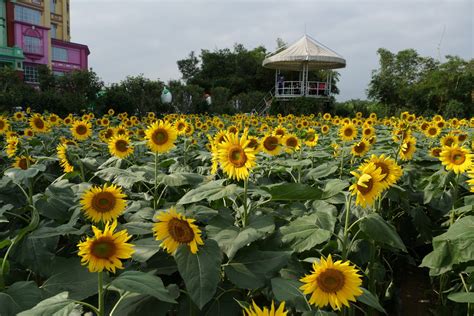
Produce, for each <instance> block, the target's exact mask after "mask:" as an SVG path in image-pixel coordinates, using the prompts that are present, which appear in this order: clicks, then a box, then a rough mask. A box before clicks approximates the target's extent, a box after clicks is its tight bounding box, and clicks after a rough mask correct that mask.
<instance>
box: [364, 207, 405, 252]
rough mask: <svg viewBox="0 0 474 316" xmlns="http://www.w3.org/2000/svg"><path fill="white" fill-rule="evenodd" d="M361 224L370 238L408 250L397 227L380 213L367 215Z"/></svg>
mask: <svg viewBox="0 0 474 316" xmlns="http://www.w3.org/2000/svg"><path fill="white" fill-rule="evenodd" d="M359 226H360V229H361V231H363V232H364V233H365V234H366V235H367V236H368V237H369V238H370V239H372V240H374V241H376V242H378V243H381V244H386V245H389V246H391V247H393V248H396V249H400V250H402V251H404V252H407V249H406V248H405V244H403V241H402V240H401V238H400V236H399V235H398V233H397V231H396V230H395V228H394V227H393V226H392V225H391V224H389V223H387V222H386V221H385V220H384V219H383V218H382V217H381V216H380V215H379V214H369V215H367V216H365V217H364V218H363V219H362V220H361V221H360V223H359Z"/></svg>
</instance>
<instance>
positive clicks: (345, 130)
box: [339, 123, 357, 141]
mask: <svg viewBox="0 0 474 316" xmlns="http://www.w3.org/2000/svg"><path fill="white" fill-rule="evenodd" d="M339 136H340V137H341V139H342V140H343V141H351V140H354V139H355V138H356V137H357V128H356V127H355V126H354V124H352V123H348V124H344V125H342V126H341V128H340V129H339Z"/></svg>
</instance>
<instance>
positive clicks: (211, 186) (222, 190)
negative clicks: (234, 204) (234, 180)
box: [177, 179, 243, 204]
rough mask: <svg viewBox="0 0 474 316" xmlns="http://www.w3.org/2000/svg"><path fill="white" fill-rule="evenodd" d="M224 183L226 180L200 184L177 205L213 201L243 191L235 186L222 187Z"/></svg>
mask: <svg viewBox="0 0 474 316" xmlns="http://www.w3.org/2000/svg"><path fill="white" fill-rule="evenodd" d="M225 181H226V179H221V180H216V181H211V182H208V183H206V184H201V185H200V186H199V187H197V188H196V189H192V190H190V191H188V192H187V193H186V194H185V195H184V196H183V197H182V198H181V199H180V200H179V201H178V202H177V204H189V203H195V202H199V201H202V200H204V199H207V200H208V201H214V200H218V199H222V198H225V197H228V196H231V195H234V194H238V193H241V192H243V189H242V188H240V187H238V186H236V185H235V184H230V185H227V186H224V185H223V184H224V182H225Z"/></svg>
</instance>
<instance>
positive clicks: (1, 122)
mask: <svg viewBox="0 0 474 316" xmlns="http://www.w3.org/2000/svg"><path fill="white" fill-rule="evenodd" d="M4 127H5V122H4V121H2V120H0V130H2V129H3V128H4Z"/></svg>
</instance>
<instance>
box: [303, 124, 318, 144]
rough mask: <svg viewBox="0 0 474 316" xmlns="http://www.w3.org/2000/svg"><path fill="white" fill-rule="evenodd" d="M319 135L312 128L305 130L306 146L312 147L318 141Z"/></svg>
mask: <svg viewBox="0 0 474 316" xmlns="http://www.w3.org/2000/svg"><path fill="white" fill-rule="evenodd" d="M318 139H319V135H318V134H316V131H315V130H314V129H312V128H310V129H308V130H307V131H306V136H305V141H304V143H305V145H306V146H308V147H314V146H316V144H317V143H318Z"/></svg>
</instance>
